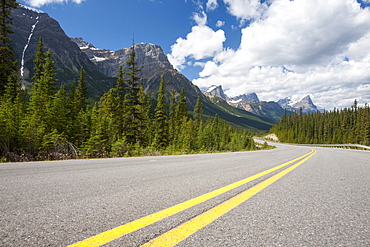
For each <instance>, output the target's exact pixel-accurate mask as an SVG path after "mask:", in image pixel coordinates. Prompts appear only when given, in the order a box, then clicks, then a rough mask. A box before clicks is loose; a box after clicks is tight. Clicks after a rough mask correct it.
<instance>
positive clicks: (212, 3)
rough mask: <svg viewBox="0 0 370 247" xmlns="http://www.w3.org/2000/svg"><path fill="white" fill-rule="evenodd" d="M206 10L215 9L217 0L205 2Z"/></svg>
mask: <svg viewBox="0 0 370 247" xmlns="http://www.w3.org/2000/svg"><path fill="white" fill-rule="evenodd" d="M206 7H207V11H212V10H215V9H217V7H218V2H217V0H208V1H207V3H206Z"/></svg>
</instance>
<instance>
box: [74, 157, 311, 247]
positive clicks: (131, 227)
mask: <svg viewBox="0 0 370 247" xmlns="http://www.w3.org/2000/svg"><path fill="white" fill-rule="evenodd" d="M313 152H314V151H311V152H310V153H307V154H305V155H302V156H300V157H298V158H296V159H294V160H291V161H288V162H286V163H284V164H282V165H279V166H276V167H274V168H271V169H269V170H266V171H264V172H261V173H258V174H256V175H253V176H251V177H248V178H245V179H243V180H240V181H238V182H235V183H232V184H230V185H227V186H225V187H222V188H219V189H217V190H214V191H211V192H209V193H206V194H204V195H201V196H198V197H195V198H193V199H190V200H188V201H185V202H182V203H179V204H177V205H174V206H172V207H169V208H166V209H163V210H161V211H158V212H156V213H153V214H150V215H147V216H144V217H142V218H139V219H137V220H134V221H131V222H129V223H126V224H124V225H121V226H118V227H116V228H113V229H111V230H108V231H105V232H102V233H99V234H97V235H95V236H92V237H89V238H86V239H84V240H81V241H79V242H77V243H74V244H71V245H68V246H67V247H77V246H90V247H92V246H101V245H103V244H106V243H109V242H111V241H113V240H116V239H118V238H121V237H123V236H124V235H126V234H129V233H131V232H134V231H137V230H139V229H142V228H144V227H146V226H149V225H151V224H154V223H156V222H158V221H160V220H162V219H165V218H167V217H169V216H172V215H175V214H177V213H179V212H182V211H184V210H186V209H188V208H191V207H193V206H196V205H198V204H200V203H202V202H205V201H208V200H210V199H212V198H214V197H216V196H219V195H221V194H223V193H225V192H228V191H230V190H232V189H235V188H237V187H239V186H241V185H244V184H246V183H249V182H251V181H253V180H255V179H258V178H260V177H262V176H264V175H267V174H269V173H271V172H274V171H276V170H278V169H280V168H283V167H285V166H287V165H290V164H292V163H294V162H296V161H298V160H300V159H303V158H304V157H307V156H309V155H312V153H313Z"/></svg>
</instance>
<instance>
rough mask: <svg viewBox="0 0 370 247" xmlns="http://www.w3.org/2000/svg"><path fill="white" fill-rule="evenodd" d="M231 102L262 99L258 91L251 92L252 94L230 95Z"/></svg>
mask: <svg viewBox="0 0 370 247" xmlns="http://www.w3.org/2000/svg"><path fill="white" fill-rule="evenodd" d="M228 101H229V102H231V103H241V102H246V101H257V102H258V101H260V100H259V99H258V96H257V94H256V93H250V94H242V95H239V96H236V97H229V99H228Z"/></svg>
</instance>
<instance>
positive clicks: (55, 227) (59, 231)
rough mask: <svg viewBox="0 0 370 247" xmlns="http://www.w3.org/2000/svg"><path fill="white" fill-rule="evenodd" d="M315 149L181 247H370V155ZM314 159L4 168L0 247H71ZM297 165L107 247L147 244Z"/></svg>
mask: <svg viewBox="0 0 370 247" xmlns="http://www.w3.org/2000/svg"><path fill="white" fill-rule="evenodd" d="M314 149H315V150H316V153H315V154H313V156H312V157H308V158H307V160H306V161H305V162H302V164H300V165H299V166H298V167H296V168H294V169H293V167H292V169H293V170H292V171H291V172H289V173H287V174H286V175H284V176H282V177H281V178H279V179H277V180H276V181H274V182H273V183H271V184H270V185H268V186H266V188H264V189H263V190H261V191H259V192H258V193H257V194H255V195H253V196H251V197H250V198H249V199H247V200H245V201H243V202H242V203H241V204H240V205H237V206H235V207H234V208H232V209H231V210H230V211H228V212H225V213H222V214H221V215H220V216H219V217H216V219H215V220H214V221H212V222H210V223H209V224H207V225H206V226H204V227H199V230H198V231H195V232H194V233H193V234H191V235H190V236H189V237H184V239H183V240H181V241H180V242H179V243H178V246H370V214H369V212H370V152H369V151H355V150H343V149H328V148H314ZM310 152H311V149H310V148H307V147H297V146H290V145H281V144H279V145H278V148H277V149H274V150H268V151H252V152H237V153H222V154H205V155H184V156H167V157H141V158H119V159H95V160H73V161H55V162H54V161H53V162H32V163H16V164H14V163H13V164H11V163H7V164H0V203H1V204H0V210H1V212H0V213H1V217H0V246H67V245H71V244H74V243H76V242H79V241H81V240H84V239H88V238H89V237H92V236H95V235H97V234H99V233H103V232H106V231H107V230H110V229H116V227H118V226H122V225H124V224H126V223H129V222H133V221H135V220H137V219H141V218H142V217H145V216H147V215H151V214H153V213H156V212H159V211H161V210H166V209H167V208H169V207H172V206H174V205H178V204H180V203H182V202H186V201H188V200H190V199H193V198H196V197H199V196H202V195H204V194H206V193H209V192H212V191H215V190H217V189H219V188H223V187H224V186H227V185H230V184H233V183H235V182H237V181H240V180H243V179H245V178H248V177H250V176H252V175H255V174H258V173H260V172H263V171H266V170H268V169H271V168H274V167H276V166H279V165H281V164H284V163H286V162H288V161H291V160H293V159H295V158H298V157H300V156H302V155H304V154H308V153H310ZM297 162H298V161H297ZM297 162H293V163H292V164H289V165H287V166H286V167H284V168H281V169H279V170H276V171H274V172H272V173H269V174H267V175H264V176H261V177H260V178H257V179H256V180H253V181H250V182H248V183H245V184H242V185H241V186H239V187H236V188H234V189H232V190H230V191H226V192H225V193H222V194H220V195H218V196H216V197H213V198H211V199H210V200H206V201H204V202H202V203H199V204H196V205H194V206H193V207H190V208H188V209H186V210H183V211H180V212H179V213H176V214H174V215H172V216H169V217H165V218H164V219H163V220H160V221H158V222H155V223H153V224H151V223H150V224H149V225H148V226H146V227H143V228H141V229H139V230H137V231H134V232H132V233H129V234H126V235H124V236H122V237H119V238H117V239H116V240H113V241H110V242H108V243H107V244H106V245H105V246H140V245H143V244H145V243H146V242H148V241H150V240H152V239H155V238H156V237H160V236H162V234H165V233H167V232H169V231H170V230H173V229H176V228H177V227H179V226H182V225H183V224H186V223H187V222H189V220H192V219H197V218H198V216H199V215H202V214H203V213H207V212H210V211H212V210H213V209H215V208H217V207H218V206H219V205H220V204H221V203H225V202H228V201H230V200H232V199H233V198H235V197H237V196H238V195H241V194H243V193H244V192H245V191H249V190H252V189H251V188H254V186H258V185H260V184H262V183H264V182H266V181H268V180H270V179H272V178H273V176H275V175H276V176H278V175H279V174H280V172H282V171H284V169H286V168H287V167H291V165H294V164H296V163H297ZM288 169H289V168H288ZM165 212H167V211H165ZM176 234H178V233H176Z"/></svg>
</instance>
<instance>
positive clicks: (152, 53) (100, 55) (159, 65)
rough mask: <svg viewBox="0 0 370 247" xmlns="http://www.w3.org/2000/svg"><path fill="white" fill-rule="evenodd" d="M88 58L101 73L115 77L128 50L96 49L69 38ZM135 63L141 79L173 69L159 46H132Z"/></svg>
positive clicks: (147, 44)
mask: <svg viewBox="0 0 370 247" xmlns="http://www.w3.org/2000/svg"><path fill="white" fill-rule="evenodd" d="M71 40H72V41H74V42H75V43H76V44H77V45H78V46H79V47H80V49H81V51H83V52H84V53H85V54H86V55H87V56H88V57H89V59H90V60H91V61H92V62H93V63H95V65H96V66H97V67H98V68H99V70H100V71H101V72H103V73H104V74H105V75H107V76H110V77H117V75H118V70H119V67H120V66H121V65H122V66H123V67H125V65H126V62H127V61H128V60H129V54H130V51H131V47H130V48H123V49H120V50H117V51H111V50H108V49H98V48H95V47H94V45H92V44H91V43H89V42H87V41H85V40H84V39H82V38H71ZM134 48H135V53H136V57H135V60H136V63H137V64H138V69H140V70H141V72H140V73H141V75H140V76H141V77H143V78H147V77H148V76H147V75H148V74H150V73H151V72H152V71H156V70H162V69H173V67H172V65H171V63H170V62H169V61H168V59H167V56H166V55H165V54H164V52H163V50H162V48H161V47H160V46H159V45H153V44H149V43H138V44H135V45H134Z"/></svg>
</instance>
